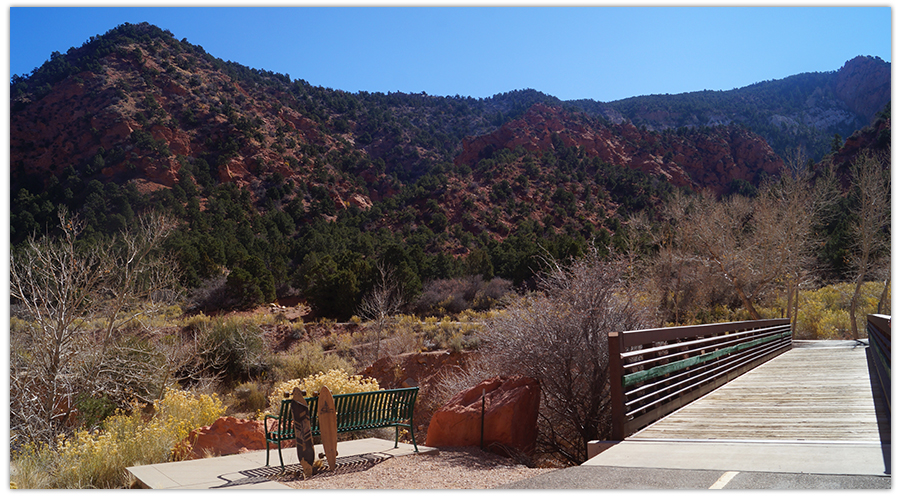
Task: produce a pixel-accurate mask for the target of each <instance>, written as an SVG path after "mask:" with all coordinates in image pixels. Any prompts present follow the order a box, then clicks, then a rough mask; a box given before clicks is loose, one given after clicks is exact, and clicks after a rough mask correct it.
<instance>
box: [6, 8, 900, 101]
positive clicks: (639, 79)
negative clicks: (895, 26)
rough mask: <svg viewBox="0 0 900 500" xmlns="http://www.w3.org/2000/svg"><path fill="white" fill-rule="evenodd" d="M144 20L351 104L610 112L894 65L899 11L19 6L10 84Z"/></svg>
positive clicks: (13, 24)
mask: <svg viewBox="0 0 900 500" xmlns="http://www.w3.org/2000/svg"><path fill="white" fill-rule="evenodd" d="M24 5H27V4H24ZM276 5H277V4H276ZM143 21H147V22H150V23H152V24H155V25H157V26H159V27H161V28H164V29H168V30H169V31H171V32H172V33H173V34H174V35H175V37H176V38H178V39H182V38H186V39H187V40H188V41H189V42H191V43H193V44H196V45H201V46H203V48H204V49H205V50H206V51H207V52H208V53H210V54H212V55H213V56H216V57H219V58H221V59H223V60H226V61H227V60H231V61H235V62H238V63H241V64H243V65H246V66H249V67H252V68H261V69H266V70H270V71H275V72H278V73H286V74H289V75H290V76H291V78H293V79H297V78H302V79H304V80H306V81H307V82H309V83H311V84H313V85H321V86H325V87H331V88H335V89H341V90H346V91H350V92H357V91H360V90H365V91H370V92H389V91H390V92H396V91H401V92H427V93H428V94H431V95H456V94H459V95H462V96H471V97H490V96H491V95H494V94H497V93H501V92H508V91H511V90H517V89H524V88H533V89H536V90H539V91H542V92H544V93H547V94H550V95H553V96H556V97H559V98H560V99H563V100H569V99H580V98H589V99H594V100H597V101H603V102H607V101H613V100H617V99H623V98H627V97H632V96H637V95H647V94H666V93H669V94H677V93H681V92H691V91H697V90H705V89H709V90H730V89H733V88H739V87H744V86H747V85H751V84H753V83H757V82H760V81H765V80H772V79H780V78H785V77H787V76H791V75H794V74H798V73H804V72H815V71H834V70H837V69H840V67H841V66H842V65H843V64H844V63H845V62H846V61H847V60H849V59H852V58H853V57H856V56H858V55H871V56H878V57H880V58H882V59H884V60H885V61H890V60H891V8H890V7H852V8H849V7H798V8H787V7H746V8H744V7H635V8H631V7H627V8H626V7H585V6H578V7H560V8H557V7H499V8H489V7H458V6H457V7H448V8H434V7H399V8H395V7H341V8H325V7H263V8H245V7H226V8H213V7H199V8H178V7H171V8H166V7H149V8H107V7H90V8H59V7H39V8H30V7H10V15H9V22H10V26H9V33H10V52H9V58H10V59H9V71H10V74H27V73H29V72H31V70H33V69H34V68H35V67H37V66H40V65H41V64H42V63H43V62H44V61H45V60H47V59H48V58H49V56H50V53H51V52H53V51H60V52H65V51H66V50H68V49H69V48H70V47H73V46H76V47H77V46H80V45H81V44H83V43H84V42H85V41H86V40H87V39H88V38H89V37H90V36H92V35H99V34H103V33H105V32H106V31H108V30H109V29H111V28H114V27H115V26H117V25H119V24H122V23H124V22H130V23H139V22H143Z"/></svg>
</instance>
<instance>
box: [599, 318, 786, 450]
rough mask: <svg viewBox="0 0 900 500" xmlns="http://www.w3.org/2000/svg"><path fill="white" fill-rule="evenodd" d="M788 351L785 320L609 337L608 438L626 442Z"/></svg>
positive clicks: (642, 332)
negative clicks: (610, 401)
mask: <svg viewBox="0 0 900 500" xmlns="http://www.w3.org/2000/svg"><path fill="white" fill-rule="evenodd" d="M790 348H791V325H790V320H788V319H767V320H757V321H738V322H733V323H716V324H709V325H697V326H680V327H673V328H659V329H652V330H634V331H629V332H618V333H610V334H609V376H610V389H611V396H612V434H613V435H612V439H613V440H616V441H621V440H622V439H625V437H627V436H629V435H631V434H633V433H634V432H636V431H637V430H639V429H641V428H643V427H645V426H647V425H649V424H650V423H652V422H654V421H656V420H658V419H659V418H661V417H663V416H665V415H666V414H668V413H671V412H672V411H674V410H676V409H678V408H680V407H682V406H684V405H685V404H687V403H689V402H691V401H693V400H695V399H697V398H699V397H701V396H703V395H704V394H707V393H708V392H710V391H712V390H713V389H716V388H717V387H720V386H722V385H723V384H725V383H726V382H728V381H729V380H732V379H734V378H736V377H737V376H739V375H741V374H743V373H746V372H747V371H749V370H751V369H753V368H755V367H757V366H759V365H760V364H762V363H764V362H766V361H768V360H770V359H772V358H774V357H775V356H777V355H779V354H781V353H783V352H785V351H787V350H788V349H790Z"/></svg>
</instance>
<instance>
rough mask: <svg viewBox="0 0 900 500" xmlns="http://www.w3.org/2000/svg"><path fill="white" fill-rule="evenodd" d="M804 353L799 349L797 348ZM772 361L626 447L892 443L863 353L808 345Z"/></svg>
mask: <svg viewBox="0 0 900 500" xmlns="http://www.w3.org/2000/svg"><path fill="white" fill-rule="evenodd" d="M798 345H803V344H798ZM806 345H807V346H809V347H806V348H797V347H795V348H794V349H792V350H790V351H788V352H786V353H784V354H782V355H780V356H778V357H777V358H775V359H773V360H771V361H769V362H767V363H765V364H763V365H762V366H760V367H759V368H756V369H754V370H752V371H750V372H749V373H746V374H744V375H742V376H740V377H738V378H737V379H735V380H733V381H731V382H729V383H728V384H726V385H725V386H723V387H721V388H719V389H717V390H716V391H713V392H712V393H710V394H708V395H707V396H706V397H704V398H702V399H700V400H698V401H695V402H694V403H692V404H689V405H687V406H685V407H684V408H682V409H680V410H678V411H676V412H675V413H673V414H671V415H669V416H668V417H666V418H663V419H661V420H659V421H658V422H656V423H654V424H653V425H651V426H649V427H647V428H645V429H643V430H641V431H639V432H637V433H635V434H634V435H633V436H632V437H631V439H679V440H683V439H704V440H709V439H727V440H790V441H841V442H847V441H852V442H873V443H878V442H886V443H889V442H890V421H889V417H888V415H887V413H886V412H885V410H884V408H883V404H881V400H880V399H877V398H873V396H872V388H871V384H870V379H869V371H868V365H867V361H866V350H865V348H864V347H861V346H855V345H854V344H853V343H821V344H819V343H808V344H806Z"/></svg>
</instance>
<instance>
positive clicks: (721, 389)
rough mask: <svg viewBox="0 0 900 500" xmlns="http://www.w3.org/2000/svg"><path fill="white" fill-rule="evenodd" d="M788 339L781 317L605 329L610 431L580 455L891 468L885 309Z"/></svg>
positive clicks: (607, 460)
mask: <svg viewBox="0 0 900 500" xmlns="http://www.w3.org/2000/svg"><path fill="white" fill-rule="evenodd" d="M868 331H869V336H868V339H864V340H861V341H794V340H793V339H792V336H791V330H790V324H789V322H788V321H787V320H783V319H782V320H763V321H749V322H738V323H725V324H716V325H701V326H692V327H678V328H666V329H659V330H641V331H632V332H622V333H615V334H610V378H611V388H612V400H613V433H614V438H613V439H614V441H611V442H607V443H605V444H598V445H597V451H602V450H603V449H604V448H608V449H607V450H606V451H603V452H602V453H600V454H599V455H597V456H596V457H594V458H592V459H590V460H589V461H588V462H587V463H586V464H585V465H608V466H616V467H622V466H628V465H627V464H634V465H633V466H634V467H643V468H646V467H658V468H667V469H685V468H686V469H702V470H723V471H733V473H734V474H737V473H738V472H739V471H767V472H789V473H804V474H808V473H812V474H857V475H881V476H889V475H890V443H891V430H890V428H891V425H890V423H891V420H890V318H889V317H886V316H875V315H873V316H870V317H869V323H868Z"/></svg>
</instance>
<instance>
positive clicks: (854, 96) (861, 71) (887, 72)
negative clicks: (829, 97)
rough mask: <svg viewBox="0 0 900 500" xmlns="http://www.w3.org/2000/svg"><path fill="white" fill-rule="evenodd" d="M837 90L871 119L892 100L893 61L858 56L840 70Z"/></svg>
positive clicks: (845, 101)
mask: <svg viewBox="0 0 900 500" xmlns="http://www.w3.org/2000/svg"><path fill="white" fill-rule="evenodd" d="M835 93H836V94H837V96H838V97H839V98H840V99H841V100H842V101H844V103H845V104H846V105H847V107H848V108H850V109H851V110H852V111H853V112H854V113H858V114H860V115H863V116H865V117H866V118H868V119H869V120H871V119H872V118H874V117H875V114H876V113H878V112H879V111H881V109H882V108H883V107H884V103H886V102H889V101H890V100H891V66H890V64H885V63H884V61H882V60H881V59H879V58H877V57H870V56H858V57H854V58H853V59H851V60H849V61H847V62H846V63H845V64H844V66H843V67H842V68H841V69H840V70H839V71H838V73H837V79H836V81H835Z"/></svg>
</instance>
